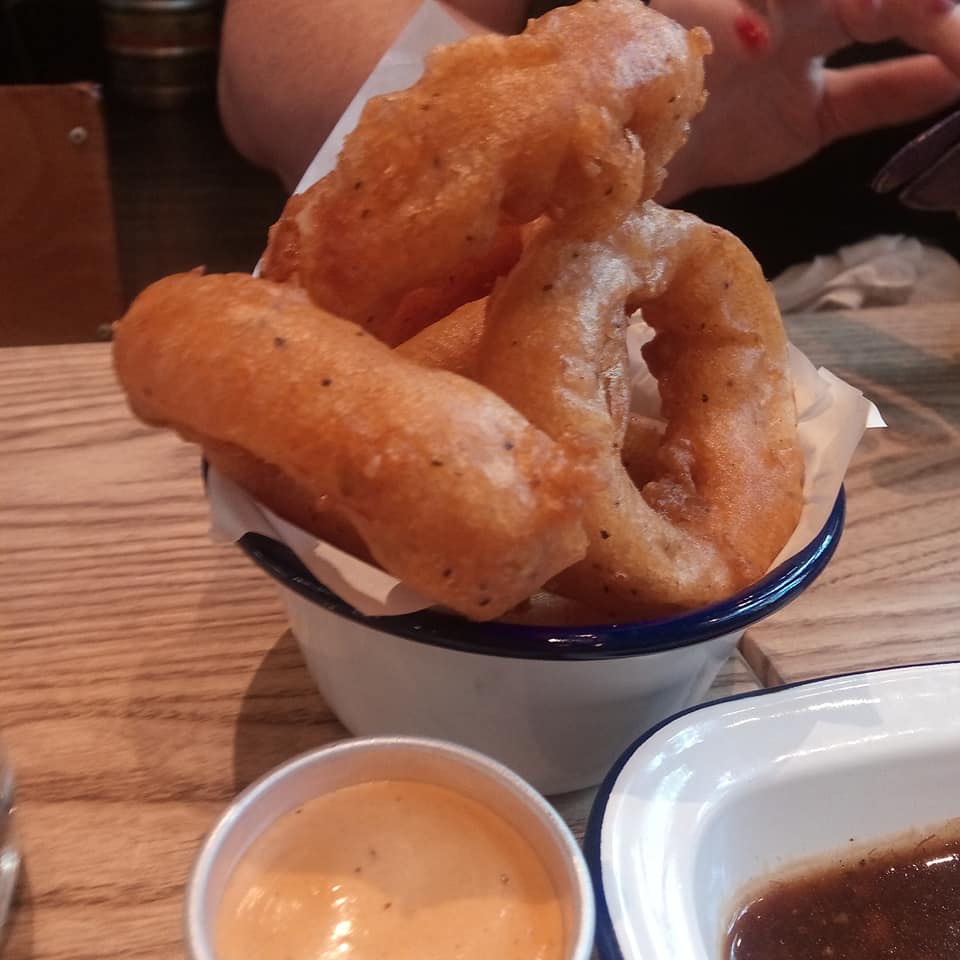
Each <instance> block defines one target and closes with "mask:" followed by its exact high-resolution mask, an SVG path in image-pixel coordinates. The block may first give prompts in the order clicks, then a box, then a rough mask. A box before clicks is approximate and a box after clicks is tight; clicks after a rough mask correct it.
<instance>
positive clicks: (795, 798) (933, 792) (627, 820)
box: [585, 663, 960, 960]
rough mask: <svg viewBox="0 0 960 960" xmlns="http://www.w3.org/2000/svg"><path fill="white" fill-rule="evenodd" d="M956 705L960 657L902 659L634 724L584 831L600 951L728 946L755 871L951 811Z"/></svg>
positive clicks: (609, 956)
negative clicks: (924, 661) (645, 727)
mask: <svg viewBox="0 0 960 960" xmlns="http://www.w3.org/2000/svg"><path fill="white" fill-rule="evenodd" d="M958 703H960V664H957V663H951V664H936V665H926V666H917V667H901V668H894V669H890V670H882V671H875V672H871V673H862V674H855V675H850V676H843V677H836V678H833V679H827V680H818V681H814V682H810V683H804V684H798V685H795V686H790V687H782V688H779V689H774V690H770V691H760V692H758V693H751V694H746V695H744V696H741V697H733V698H731V699H729V700H723V701H717V702H715V703H711V704H706V705H704V706H702V707H699V708H695V709H693V710H691V711H688V712H686V713H685V714H683V715H681V716H678V717H675V718H672V719H670V720H668V721H666V722H665V723H663V724H662V725H660V726H659V727H657V728H655V729H653V730H652V731H650V732H649V733H647V734H646V735H644V736H643V738H641V739H640V740H639V741H638V742H636V743H634V744H633V745H632V746H631V747H630V748H629V749H628V750H627V751H626V752H625V753H624V755H623V756H622V757H621V759H620V760H619V762H618V763H617V764H616V766H615V767H614V768H613V770H612V771H611V772H610V774H609V776H608V777H607V779H606V780H605V781H604V784H603V786H602V787H601V789H600V792H599V794H598V796H597V799H596V801H595V804H594V807H593V810H592V812H591V817H590V823H589V826H588V830H587V836H586V841H585V852H586V856H587V862H588V865H589V866H590V870H591V874H592V876H593V881H594V888H595V892H596V895H597V949H598V953H599V957H600V960H679V958H681V957H682V958H683V960H726V958H725V957H724V955H723V953H722V948H723V944H724V942H725V938H726V933H727V929H728V925H729V922H730V920H731V918H732V915H733V913H734V911H735V909H736V907H737V905H738V903H740V902H741V900H740V898H741V896H742V892H743V891H744V890H745V889H748V888H750V887H751V886H754V885H755V883H756V881H757V880H760V879H762V878H764V877H766V876H768V875H769V874H771V873H775V872H776V871H777V870H780V869H782V868H785V867H786V868H789V867H790V866H791V865H793V864H796V863H797V862H798V861H801V862H802V861H804V860H808V859H810V858H814V859H816V858H820V857H825V856H826V855H829V854H831V853H838V855H842V854H845V853H847V852H848V851H850V850H851V849H853V848H852V847H851V840H852V841H853V843H854V844H855V845H856V846H857V847H861V846H862V845H869V846H872V845H874V844H875V843H877V844H878V845H879V844H880V843H882V842H883V841H884V840H885V839H889V838H893V837H896V836H897V835H898V834H899V835H903V834H904V833H906V832H908V831H913V830H917V829H922V828H927V827H930V828H934V827H935V826H936V825H940V824H943V823H945V822H946V821H948V820H951V819H954V818H956V817H958V816H960V710H958V709H957V704H958ZM844 848H846V849H844Z"/></svg>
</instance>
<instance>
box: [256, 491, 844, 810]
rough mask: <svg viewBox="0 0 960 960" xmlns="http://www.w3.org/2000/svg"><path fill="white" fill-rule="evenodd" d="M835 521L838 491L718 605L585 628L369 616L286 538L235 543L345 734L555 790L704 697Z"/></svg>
mask: <svg viewBox="0 0 960 960" xmlns="http://www.w3.org/2000/svg"><path fill="white" fill-rule="evenodd" d="M843 516H844V501H843V492H842V491H841V492H840V495H839V497H838V498H837V501H836V504H835V505H834V508H833V511H832V513H831V514H830V517H829V518H828V520H827V522H826V524H825V525H824V527H823V529H822V530H821V531H820V533H819V534H817V536H816V537H815V538H814V539H813V541H812V542H811V543H810V544H809V545H808V546H807V547H806V548H805V549H804V550H802V551H801V552H800V553H798V554H796V555H795V556H794V557H792V558H791V559H789V560H787V561H786V562H785V563H783V564H781V565H780V566H779V567H777V568H776V569H775V570H773V571H772V572H771V573H769V574H768V575H767V576H765V577H764V578H763V579H762V580H760V581H759V582H758V583H756V584H754V585H753V586H752V587H750V588H748V589H747V590H745V591H743V592H742V593H740V594H737V595H736V596H734V597H731V598H730V599H728V600H725V601H724V602H722V603H718V604H715V605H714V606H711V607H707V608H704V609H701V610H696V611H693V612H692V613H687V614H684V615H682V616H676V617H671V618H668V619H663V620H651V621H644V622H636V623H616V624H602V625H598V626H586V627H530V626H517V625H508V624H502V623H473V622H469V621H467V620H463V619H461V618H458V617H455V616H451V615H446V614H443V613H440V612H437V611H432V610H425V611H421V612H418V613H415V614H409V615H406V616H397V617H380V618H376V617H367V616H364V615H362V614H360V613H358V612H357V611H356V610H354V609H353V608H352V607H351V606H349V605H348V604H347V603H345V602H344V601H343V600H341V599H340V598H339V597H338V596H336V595H335V594H333V593H331V591H329V590H328V589H327V588H326V587H324V586H322V585H321V584H320V583H318V582H317V580H316V579H315V578H314V577H313V575H312V574H311V573H310V571H309V570H307V569H306V567H304V566H303V564H302V563H301V562H300V561H299V560H298V559H297V557H296V555H295V554H294V553H293V552H292V551H291V550H290V548H289V547H287V546H285V545H283V544H281V543H279V542H278V541H276V540H274V539H272V538H270V537H266V536H263V535H262V534H256V533H248V534H246V535H244V536H243V537H242V538H241V539H240V541H239V543H240V546H241V547H242V548H243V549H244V550H245V551H246V553H247V554H248V555H249V556H250V557H251V559H252V560H253V561H254V562H255V563H257V564H258V565H259V566H260V567H261V568H262V569H263V570H265V571H266V572H267V573H268V574H270V575H271V576H272V577H274V578H275V579H276V580H277V581H278V583H279V584H280V594H281V598H282V600H283V602H284V604H285V606H286V610H287V614H288V617H289V621H290V625H291V628H292V630H293V633H294V635H295V636H296V638H297V641H298V642H299V644H300V647H301V649H302V651H303V655H304V658H305V660H306V663H307V667H308V669H309V670H310V673H311V674H312V676H313V678H314V680H315V681H316V683H317V686H318V687H319V689H320V692H321V694H322V695H323V697H324V699H325V700H326V702H327V703H328V704H329V705H330V707H331V709H333V710H334V712H335V713H336V714H337V716H338V717H339V718H340V720H341V722H342V723H343V724H344V725H345V726H346V727H347V728H348V729H349V730H350V731H351V732H352V733H354V734H356V735H358V736H381V735H390V734H405V735H410V736H426V737H437V738H440V739H444V740H452V741H455V742H456V743H460V744H464V745H465V746H468V747H472V748H473V749H475V750H479V751H481V752H482V753H485V754H487V755H489V756H491V757H494V758H495V759H497V760H499V761H500V762H501V763H504V764H506V765H507V766H508V767H510V768H511V769H513V770H515V771H516V772H517V773H519V774H520V776H522V777H523V778H524V779H525V780H528V781H529V782H530V783H532V784H533V785H534V786H535V787H536V788H537V789H538V790H540V791H541V792H542V793H546V794H553V793H561V792H565V791H569V790H576V789H580V788H582V787H588V786H595V785H596V784H598V783H599V782H600V781H601V780H602V779H603V776H604V775H605V774H606V772H607V771H608V770H609V769H610V766H611V765H612V764H613V762H614V761H615V760H616V758H617V757H618V756H619V755H620V753H621V752H622V751H623V750H624V748H625V747H626V746H627V745H628V744H629V743H631V741H633V740H634V739H635V738H636V737H638V736H639V735H640V734H641V733H642V732H643V731H644V730H646V729H648V728H649V727H651V726H652V725H653V724H655V723H659V722H660V721H661V720H662V719H663V718H664V717H667V716H669V715H670V714H672V713H675V712H677V711H678V710H682V709H683V708H684V707H687V706H689V705H690V704H692V703H696V702H697V701H699V700H700V699H702V697H703V695H704V694H705V693H706V691H707V689H708V688H709V686H710V684H711V683H712V682H713V680H714V679H715V677H716V675H717V672H718V671H719V669H720V667H721V666H722V664H723V663H724V662H725V661H726V660H727V658H728V657H729V656H730V654H731V652H732V651H733V649H734V648H735V646H736V644H737V642H738V641H739V639H740V637H741V635H742V634H743V631H744V630H745V629H746V628H747V627H748V626H750V625H751V624H753V623H756V622H757V621H759V620H762V619H763V618H764V617H767V616H769V615H770V614H772V613H773V612H774V611H776V610H778V609H779V608H780V607H781V606H783V605H784V604H785V603H788V602H789V601H791V600H792V599H794V598H795V597H796V596H797V595H799V594H800V593H801V592H802V591H803V590H805V589H806V588H807V587H808V586H809V585H810V584H811V583H812V582H813V581H814V579H816V577H817V575H818V574H819V573H820V571H821V570H822V569H823V568H824V566H825V565H826V563H827V561H828V560H829V558H830V557H831V555H832V554H833V551H834V548H835V547H836V544H837V541H838V540H839V537H840V533H841V530H842V528H843Z"/></svg>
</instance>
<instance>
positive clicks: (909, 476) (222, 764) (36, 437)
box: [0, 306, 960, 960]
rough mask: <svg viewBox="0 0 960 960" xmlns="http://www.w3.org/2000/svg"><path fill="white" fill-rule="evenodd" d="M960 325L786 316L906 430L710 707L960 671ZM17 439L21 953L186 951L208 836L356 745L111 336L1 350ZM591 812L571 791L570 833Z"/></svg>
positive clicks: (2, 724) (7, 484) (1, 647)
mask: <svg viewBox="0 0 960 960" xmlns="http://www.w3.org/2000/svg"><path fill="white" fill-rule="evenodd" d="M958 312H960V311H958V309H957V308H956V307H953V306H950V307H937V308H922V309H908V308H902V309H887V310H882V311H858V312H852V313H845V314H815V315H810V316H803V317H797V318H794V319H793V320H792V321H791V332H792V336H793V339H794V340H795V342H797V343H798V345H799V346H800V347H801V348H802V349H803V350H804V351H805V352H806V353H807V354H808V355H809V356H810V357H811V359H813V360H814V362H816V363H822V364H824V365H826V366H828V367H830V368H831V369H833V370H834V371H835V372H836V373H838V374H839V375H841V376H843V377H844V378H845V379H847V380H849V381H850V382H851V383H853V384H855V385H856V386H858V387H860V388H861V389H863V390H864V391H865V392H866V393H867V394H868V395H869V396H871V398H873V399H874V400H876V401H877V403H878V404H879V405H880V407H881V409H882V411H883V413H884V415H885V416H886V418H887V420H888V422H889V424H890V427H889V429H887V430H884V431H873V432H871V434H870V435H869V436H868V437H867V438H865V440H864V442H863V444H862V447H861V449H860V451H859V452H858V454H857V456H856V459H855V461H854V464H853V467H852V469H851V471H850V474H849V479H848V483H847V493H848V523H847V529H846V532H845V534H844V536H843V538H842V540H841V543H840V546H839V549H838V551H837V554H836V556H835V557H834V559H833V561H832V562H831V564H830V565H829V567H828V568H827V570H826V572H825V573H824V574H823V575H821V577H820V579H819V580H818V581H817V583H816V584H815V585H814V586H813V587H812V588H811V589H810V590H808V591H807V592H806V593H805V594H804V595H803V596H801V597H800V598H799V599H798V600H796V601H795V602H794V603H793V604H791V605H790V606H788V607H787V608H786V609H784V610H782V611H780V612H779V613H778V614H776V615H775V616H774V617H772V618H771V619H770V620H768V621H766V622H764V623H763V624H761V625H759V626H758V627H756V628H755V629H753V630H751V631H750V632H749V633H748V634H747V636H746V638H745V641H744V645H743V651H744V655H745V661H744V660H742V659H739V658H738V659H735V660H733V661H731V663H730V664H729V665H728V667H727V668H726V669H725V671H724V672H723V674H722V675H721V677H720V678H719V679H718V682H717V684H716V685H715V687H714V689H713V690H712V691H711V696H724V695H728V694H731V693H734V692H738V691H742V690H748V689H752V688H754V687H755V686H756V685H757V680H756V678H755V676H754V674H753V673H752V672H751V669H750V668H752V669H753V670H754V671H756V674H757V675H758V676H759V677H760V678H761V680H762V681H763V683H765V684H777V683H780V682H784V681H791V680H799V679H805V678H809V677H814V676H819V675H823V674H828V673H835V672H838V671H841V670H854V669H861V668H866V667H875V666H885V665H888V664H892V663H905V662H913V661H919V660H943V659H951V658H957V657H960V639H958V634H957V632H956V627H955V624H956V621H957V614H958V608H960V590H958V580H960V559H958V556H960V549H958V548H960V537H958V529H960V513H958V511H957V509H956V506H955V504H956V498H957V492H958V487H960V438H958V434H960V389H958V388H960V377H958V372H960V322H958V320H960V318H958ZM0 448H2V450H3V454H4V456H3V461H2V464H3V465H2V467H0V530H2V542H3V548H4V549H3V551H2V552H0V658H2V660H0V662H2V664H3V669H2V670H0V732H2V736H3V738H4V740H5V741H6V744H7V747H8V749H9V752H10V754H11V757H12V760H13V762H14V765H15V767H16V769H17V772H18V776H19V781H20V794H19V797H20V805H19V810H18V815H19V821H20V831H21V839H22V846H23V850H24V855H25V865H26V868H25V874H24V878H23V883H22V885H21V888H20V892H19V896H18V902H17V908H16V912H15V916H14V920H13V923H12V927H11V929H10V932H9V941H8V943H7V945H6V952H5V953H4V957H5V958H12V960H27V958H33V960H54V958H56V960H86V958H93V957H108V956H109V957H117V956H123V957H137V958H150V960H153V958H168V957H170V958H173V957H181V956H182V945H181V936H180V922H181V921H180V918H181V908H182V893H183V884H184V881H185V878H186V876H187V872H188V869H189V866H190V862H191V860H192V858H193V856H194V854H195V852H196V849H197V845H198V843H199V842H200V839H201V837H202V835H203V834H204V832H205V831H206V830H207V828H208V827H209V826H210V825H211V824H212V822H213V820H214V819H215V818H216V816H217V815H218V814H219V813H220V811H221V810H222V809H223V808H224V806H225V805H226V804H227V802H228V801H229V800H230V799H231V798H232V797H233V796H234V795H235V794H236V793H237V792H238V791H239V790H241V789H242V788H243V787H245V786H246V785H247V784H249V783H250V782H251V781H252V780H253V779H255V778H256V777H257V776H259V775H260V774H262V773H263V772H265V771H266V770H267V769H269V768H270V767H272V766H274V765H275V764H277V763H279V762H281V761H283V760H284V759H286V758H288V757H290V756H292V755H293V754H295V753H298V752H300V751H302V750H304V749H307V748H309V747H313V746H316V745H319V744H322V743H325V742H328V741H331V740H334V739H336V738H338V737H341V736H343V735H344V733H345V732H344V730H343V729H342V728H341V727H340V725H339V724H338V723H337V720H336V718H335V717H334V716H333V715H332V714H331V712H330V711H329V709H328V708H327V707H326V705H325V704H324V703H323V701H322V700H321V698H320V696H319V695H318V694H317V693H316V691H315V689H314V688H313V686H312V683H311V681H310V679H309V677H308V676H307V673H306V670H305V668H304V666H303V662H302V660H301V658H300V655H299V652H298V650H297V647H296V644H295V643H294V641H293V639H292V638H291V636H290V634H289V633H288V632H287V629H286V624H285V621H284V617H283V613H282V611H281V608H280V605H279V602H278V600H277V599H276V597H275V595H274V591H273V587H272V585H271V584H270V583H269V582H268V581H267V579H266V578H265V577H264V576H263V575H262V574H260V573H259V571H257V570H256V569H254V567H253V566H252V565H251V564H249V563H248V562H247V561H246V560H245V558H244V557H243V556H242V555H241V554H240V552H239V551H237V550H235V549H233V548H231V547H225V546H215V545H213V544H211V543H210V542H209V540H208V538H207V517H206V509H205V504H204V500H203V494H202V489H201V483H200V476H199V469H198V458H197V454H196V452H195V451H194V450H193V449H191V448H189V447H187V446H186V445H183V444H181V443H179V442H178V441H177V440H176V439H175V438H174V437H172V436H170V435H168V434H166V433H160V432H156V431H152V430H150V429H148V428H146V427H144V426H143V425H141V424H140V423H139V422H137V421H135V420H133V419H132V417H131V416H130V415H129V413H128V412H127V409H126V405H125V403H124V401H123V398H122V396H121V394H120V392H119V390H118V389H117V387H116V386H115V384H114V382H113V377H112V372H111V368H110V353H109V347H108V346H107V345H106V344H78V345H63V346H45V347H20V348H8V349H4V350H0ZM746 664H749V667H748V666H747V665H746ZM590 800H591V794H590V792H589V791H587V792H584V793H581V794H578V795H574V796H568V797H562V798H558V799H557V800H556V802H557V806H558V808H559V809H560V811H561V812H562V813H563V815H564V816H565V817H566V818H567V820H568V821H569V822H570V823H571V825H572V826H573V828H574V830H575V832H577V833H578V834H582V830H583V826H584V821H585V817H586V813H587V810H588V809H589V803H590Z"/></svg>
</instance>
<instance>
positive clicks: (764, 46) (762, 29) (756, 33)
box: [733, 13, 770, 54]
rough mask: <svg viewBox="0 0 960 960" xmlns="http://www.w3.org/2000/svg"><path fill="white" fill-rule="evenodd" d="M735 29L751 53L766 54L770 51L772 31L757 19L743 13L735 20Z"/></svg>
mask: <svg viewBox="0 0 960 960" xmlns="http://www.w3.org/2000/svg"><path fill="white" fill-rule="evenodd" d="M733 28H734V30H736V32H737V36H738V37H739V38H740V42H741V43H742V44H743V45H744V47H745V48H746V49H747V50H748V51H749V52H750V53H753V54H760V53H766V52H767V50H769V49H770V31H769V30H767V28H766V26H765V25H764V24H763V23H762V22H761V21H760V20H757V18H756V17H751V16H750V15H749V14H748V13H742V14H740V16H738V17H737V18H736V19H735V20H734V22H733Z"/></svg>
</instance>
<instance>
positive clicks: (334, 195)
mask: <svg viewBox="0 0 960 960" xmlns="http://www.w3.org/2000/svg"><path fill="white" fill-rule="evenodd" d="M709 48H710V42H709V38H708V37H707V35H706V34H705V33H704V32H703V31H702V30H693V31H689V32H688V31H686V30H684V29H683V28H682V27H680V26H679V25H678V24H676V23H674V22H673V21H671V20H668V19H667V18H665V17H663V16H662V15H660V14H658V13H656V12H654V11H652V10H650V9H649V8H648V7H646V6H645V5H644V4H642V3H639V2H637V0H593V2H589V3H588V2H584V3H580V4H577V5H575V6H572V7H563V8H560V9H558V10H555V11H552V12H551V13H548V14H546V15H545V16H543V17H541V18H540V19H538V20H535V21H531V23H530V24H529V25H528V27H527V29H526V30H525V31H524V32H523V33H522V34H520V35H518V36H513V37H500V36H477V37H471V38H469V39H467V40H464V41H462V42H460V43H456V44H451V45H450V46H446V47H440V48H437V49H435V50H434V51H432V52H431V53H430V55H429V56H428V57H427V60H426V66H425V70H424V74H423V76H422V77H421V79H420V80H419V81H418V82H417V83H416V84H414V86H412V87H411V88H410V89H408V90H404V91H401V92H399V93H393V94H388V95H385V96H381V97H376V98H374V99H372V100H371V101H369V103H368V104H367V105H366V107H365V109H364V111H363V114H362V116H361V118H360V121H359V124H358V126H357V127H356V129H355V130H354V131H353V132H352V133H351V134H350V135H349V136H348V137H347V139H346V142H345V143H344V147H343V150H342V152H341V154H340V157H339V160H338V163H337V167H336V169H335V170H334V171H332V172H331V173H330V174H328V175H327V176H326V177H324V178H323V179H322V180H320V181H319V182H318V183H316V184H314V185H313V186H312V187H311V188H310V189H309V190H307V191H306V193H304V194H302V195H299V196H296V197H293V198H292V199H291V201H290V203H289V204H288V207H287V209H286V210H285V211H284V213H283V216H282V217H281V219H280V221H279V222H278V223H277V224H276V225H275V226H274V227H273V229H272V231H271V237H270V244H269V248H268V250H267V253H266V256H265V258H264V262H263V267H262V270H263V275H264V276H265V277H267V278H269V279H273V280H278V281H285V282H294V283H297V284H299V285H301V286H303V287H304V288H305V289H306V290H307V291H308V292H309V294H310V297H311V298H312V299H313V301H314V302H315V303H317V304H318V305H319V306H321V307H323V308H324V309H325V310H329V311H331V312H332V313H335V314H337V315H338V316H341V317H345V318H347V319H350V320H354V321H356V322H358V323H361V324H363V325H364V327H365V329H367V330H369V331H370V332H372V333H374V334H375V335H376V336H378V337H380V336H386V337H387V338H388V339H389V341H390V342H391V343H397V342H399V341H400V340H402V339H405V337H404V336H402V335H399V336H398V334H397V333H396V331H395V330H391V318H392V317H394V315H395V314H396V311H397V310H398V307H399V306H400V304H401V302H402V301H403V299H404V297H405V296H406V295H408V294H409V293H410V292H411V291H413V290H418V289H419V288H421V287H427V286H432V285H434V284H436V283H437V282H438V281H442V280H443V278H445V277H447V276H449V275H451V274H453V273H454V272H455V271H456V270H457V269H458V265H460V264H462V263H464V262H465V261H468V260H470V259H471V258H476V257H484V256H485V255H486V253H487V251H488V250H489V248H490V246H491V244H492V243H493V241H494V238H495V237H497V235H498V231H499V229H500V227H501V225H502V223H503V221H504V219H506V220H507V221H508V222H528V221H530V220H533V219H535V218H536V217H538V216H540V215H541V214H542V213H544V212H550V213H552V214H554V215H556V216H560V215H565V214H574V213H575V212H576V211H581V210H583V209H585V208H588V207H590V208H596V207H597V206H600V205H602V206H604V207H605V208H607V209H608V210H611V211H614V210H616V211H620V212H625V211H627V210H628V209H629V208H631V207H632V206H633V205H634V204H636V203H637V202H638V201H639V200H641V199H642V198H644V197H649V196H652V195H653V194H654V193H655V191H656V190H657V188H658V187H659V185H660V183H661V181H662V180H663V177H664V165H665V164H666V162H667V160H668V159H669V158H670V157H671V156H672V155H673V154H674V153H675V152H676V150H677V149H678V148H679V147H680V145H681V144H682V143H683V142H684V141H685V139H686V136H687V131H688V126H689V121H690V119H691V117H693V116H695V115H696V114H697V113H698V112H699V110H700V109H701V106H702V104H703V99H704V95H703V57H704V55H705V54H706V53H707V52H708V51H709ZM477 295H479V294H476V293H475V294H473V295H472V296H471V295H469V294H468V296H467V297H465V299H468V298H472V297H475V296H477ZM446 306H447V307H449V308H450V309H453V307H454V306H456V304H451V303H449V302H447V304H446ZM415 329H416V327H414V328H413V329H410V330H409V332H408V335H410V334H412V333H413V332H415Z"/></svg>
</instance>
